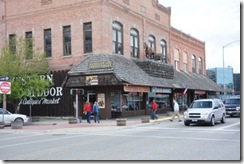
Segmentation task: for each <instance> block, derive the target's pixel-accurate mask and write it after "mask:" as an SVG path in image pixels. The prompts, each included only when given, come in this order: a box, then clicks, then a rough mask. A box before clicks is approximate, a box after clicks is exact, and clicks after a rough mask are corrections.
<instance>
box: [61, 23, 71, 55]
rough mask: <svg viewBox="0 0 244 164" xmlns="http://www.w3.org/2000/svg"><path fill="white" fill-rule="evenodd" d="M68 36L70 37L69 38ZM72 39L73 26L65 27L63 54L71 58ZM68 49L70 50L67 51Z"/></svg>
mask: <svg viewBox="0 0 244 164" xmlns="http://www.w3.org/2000/svg"><path fill="white" fill-rule="evenodd" d="M67 35H68V37H67ZM71 46H72V39H71V26H70V25H68V26H63V54H64V56H70V55H71V54H72V49H71V48H72V47H71ZM67 48H68V49H67Z"/></svg>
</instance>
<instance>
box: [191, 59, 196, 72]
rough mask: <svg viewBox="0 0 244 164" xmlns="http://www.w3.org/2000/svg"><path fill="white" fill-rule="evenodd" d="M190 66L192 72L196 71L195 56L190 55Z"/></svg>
mask: <svg viewBox="0 0 244 164" xmlns="http://www.w3.org/2000/svg"><path fill="white" fill-rule="evenodd" d="M191 66H192V72H193V73H196V56H195V55H192V56H191Z"/></svg>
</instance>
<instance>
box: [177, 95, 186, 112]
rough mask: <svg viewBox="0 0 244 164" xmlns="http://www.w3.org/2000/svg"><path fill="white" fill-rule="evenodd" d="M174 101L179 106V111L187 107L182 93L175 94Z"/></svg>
mask: <svg viewBox="0 0 244 164" xmlns="http://www.w3.org/2000/svg"><path fill="white" fill-rule="evenodd" d="M175 99H176V101H177V102H178V104H179V107H180V110H181V109H186V108H187V107H188V104H187V94H186V95H184V94H183V93H175Z"/></svg>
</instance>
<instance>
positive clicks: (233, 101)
mask: <svg viewBox="0 0 244 164" xmlns="http://www.w3.org/2000/svg"><path fill="white" fill-rule="evenodd" d="M225 104H240V99H226V101H225Z"/></svg>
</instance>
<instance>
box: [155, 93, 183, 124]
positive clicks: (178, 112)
mask: <svg viewBox="0 0 244 164" xmlns="http://www.w3.org/2000/svg"><path fill="white" fill-rule="evenodd" d="M151 109H152V114H151V119H153V120H154V119H158V116H157V115H156V112H157V110H158V105H157V103H156V102H155V100H153V101H152V103H151ZM173 110H174V113H173V116H172V118H171V119H169V120H170V121H171V122H173V120H174V119H175V116H177V117H178V121H179V122H181V119H180V109H179V104H178V103H177V101H176V100H175V98H174V99H173Z"/></svg>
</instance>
